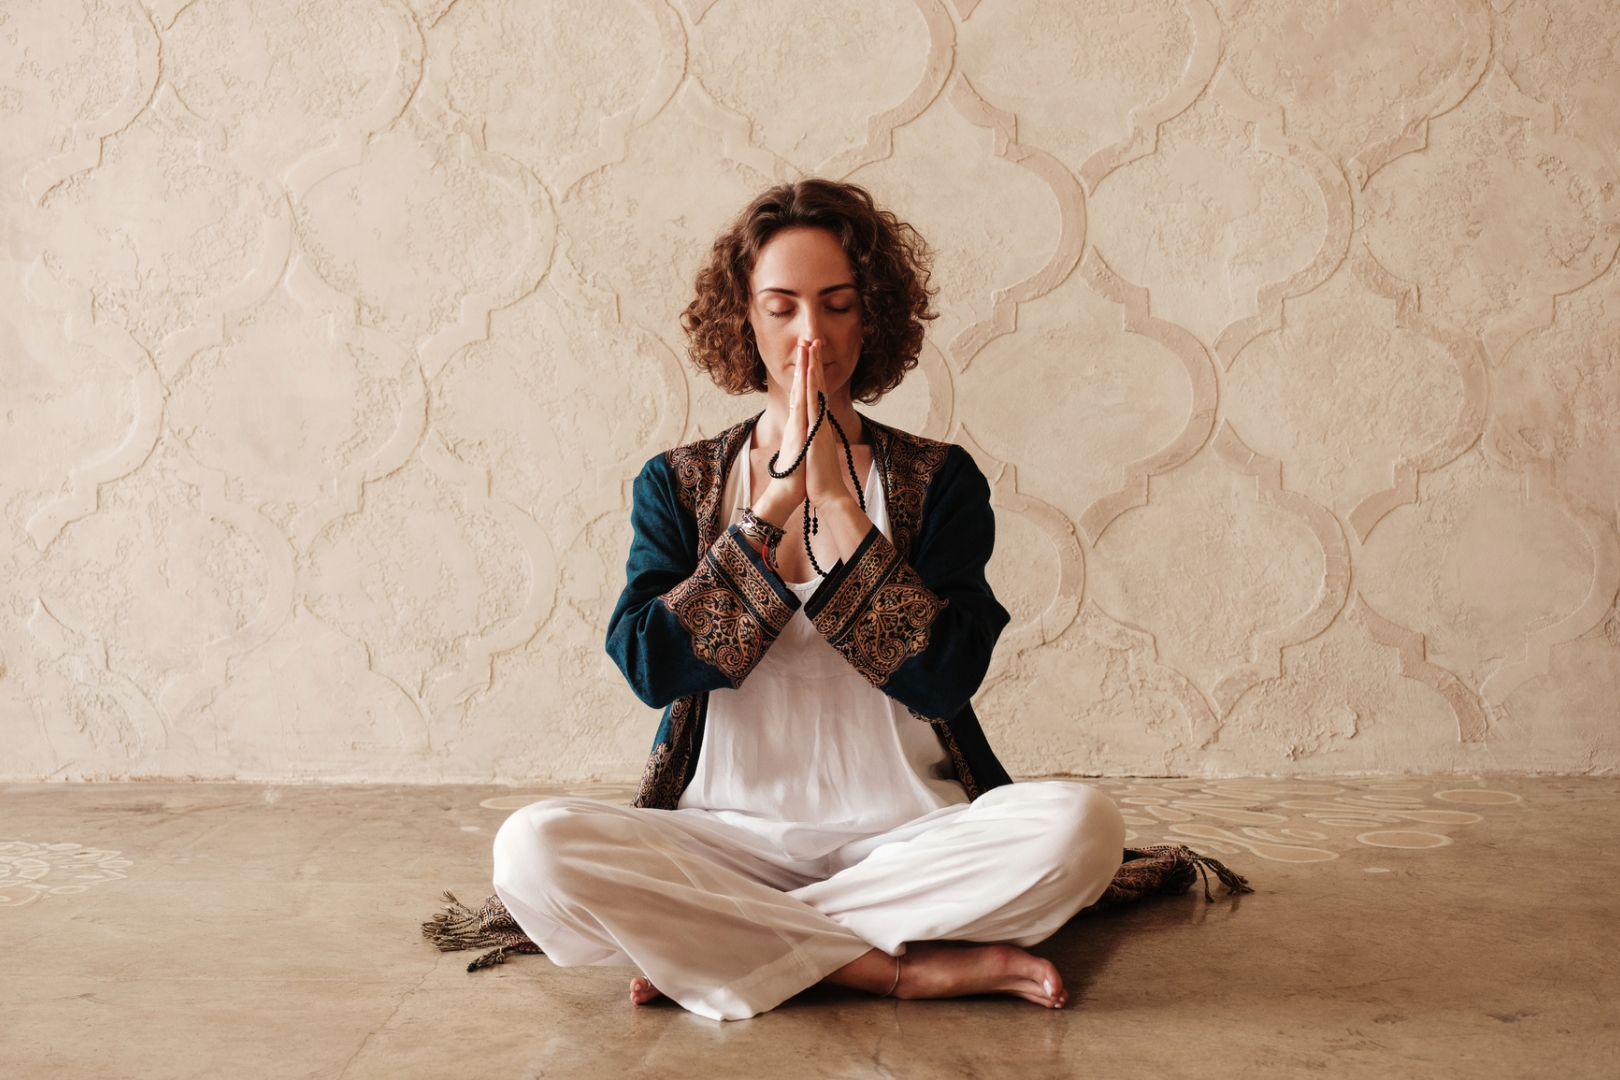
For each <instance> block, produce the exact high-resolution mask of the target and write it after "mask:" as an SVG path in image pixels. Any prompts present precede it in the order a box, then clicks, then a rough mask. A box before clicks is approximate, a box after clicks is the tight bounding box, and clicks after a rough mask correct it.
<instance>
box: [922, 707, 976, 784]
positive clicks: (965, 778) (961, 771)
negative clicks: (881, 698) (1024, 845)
mask: <svg viewBox="0 0 1620 1080" xmlns="http://www.w3.org/2000/svg"><path fill="white" fill-rule="evenodd" d="M906 711H907V712H909V713H911V715H912V716H915V717H916V718H917V719H919V720H926V721H927V722H928V723H929V724H931V725H933V728H934V731H935V732H936V733H937V734H938V735H939V740H940V742H942V743H944V744H945V750H946V752H947V753H949V754H950V755H951V768H953V769H955V770H956V778H957V780H959V781H961V783H962V790H963V791H966V792H967V797H968V802H972V801H973V800H974V799H977V798H978V797H979V790H980V789H979V782H978V780H976V779H974V776H973V768H972V766H970V765H969V764H968V760H967V756H966V755H965V754H963V753H962V748H961V747H960V746H958V745H956V736H955V735H954V734H952V732H951V725H950V724H948V723H946V722H945V721H944V720H937V719H935V718H933V717H931V716H924V715H923V714H922V713H920V712H918V711H917V710H916V709H913V708H911V707H910V706H907V708H906Z"/></svg>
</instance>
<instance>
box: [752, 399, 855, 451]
mask: <svg viewBox="0 0 1620 1080" xmlns="http://www.w3.org/2000/svg"><path fill="white" fill-rule="evenodd" d="M827 413H828V416H829V419H827V420H824V421H822V425H821V431H817V432H816V437H817V438H818V439H819V438H820V437H821V435H822V432H823V431H825V432H826V433H827V434H828V435H829V436H830V437H831V438H832V439H833V440H834V441H835V442H838V443H839V445H842V442H841V440H839V439H838V432H837V431H834V430H833V426H832V420H833V419H836V420H837V421H838V424H839V426H840V427H842V428H843V429H844V435H845V436H846V437H847V438H848V439H849V445H851V446H862V445H864V444H865V443H866V441H867V432H866V425H865V424H864V423H862V422H861V418H860V414H859V413H857V412H856V411H855V405H854V402H852V401H851V400H850V397H849V388H848V387H847V386H846V387H844V388H843V389H842V390H841V391H840V392H839V393H838V394H837V395H833V394H828V395H827ZM820 415H821V403H820V402H819V401H816V402H812V403H811V404H810V409H809V422H810V423H811V424H814V423H815V422H816V417H818V416H820ZM787 418H788V403H787V396H786V394H785V393H782V392H779V390H778V388H777V387H774V386H773V387H771V390H770V393H769V396H768V397H767V399H766V402H765V412H764V413H763V414H762V415H761V416H760V418H759V422H758V423H757V424H755V425H754V445H755V446H756V447H760V446H764V447H771V448H773V449H774V448H775V447H778V446H781V445H782V432H783V431H785V430H786V429H787Z"/></svg>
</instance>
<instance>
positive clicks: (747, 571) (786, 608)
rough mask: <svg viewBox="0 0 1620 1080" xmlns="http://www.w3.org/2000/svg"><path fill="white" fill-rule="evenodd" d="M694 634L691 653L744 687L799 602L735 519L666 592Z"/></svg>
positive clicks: (667, 600)
mask: <svg viewBox="0 0 1620 1080" xmlns="http://www.w3.org/2000/svg"><path fill="white" fill-rule="evenodd" d="M662 599H663V601H664V603H665V604H666V605H667V606H668V607H669V610H670V611H672V612H674V614H675V617H676V618H678V619H679V620H680V622H681V625H682V626H684V627H686V629H687V631H688V632H689V633H690V634H691V635H692V652H693V653H694V654H696V656H697V658H698V659H699V660H702V661H704V662H705V663H709V664H712V665H714V666H715V667H717V668H719V669H720V671H721V672H722V673H724V674H725V676H726V678H727V680H728V681H730V683H731V685H732V686H733V687H736V686H739V685H741V683H742V680H743V678H744V677H745V676H747V674H748V673H749V672H750V671H752V670H753V669H754V667H755V665H757V664H758V663H759V661H760V659H761V658H762V657H764V655H765V650H766V649H767V648H769V647H770V645H771V643H772V642H773V641H775V640H776V638H777V637H778V636H779V635H780V634H781V633H782V631H783V629H785V628H786V627H787V624H788V620H789V619H791V618H792V617H793V612H794V611H796V610H797V609H798V608H799V607H800V601H799V597H798V594H797V593H795V592H794V591H793V590H792V589H789V588H788V587H787V584H786V583H785V582H783V581H782V579H781V578H780V576H778V575H777V574H776V573H775V572H774V571H772V570H771V569H770V568H769V567H767V566H766V565H765V560H764V558H763V556H761V555H760V553H759V552H757V551H755V550H754V546H753V545H752V544H750V543H749V542H748V540H747V539H746V538H745V537H744V536H743V535H742V531H741V530H740V529H738V527H737V526H736V525H735V524H733V525H729V526H727V528H726V530H725V531H724V532H722V533H721V534H720V535H719V536H717V537H716V538H715V541H714V543H713V544H711V545H709V550H708V551H706V552H704V554H703V558H702V559H701V560H699V562H698V567H697V569H696V570H695V571H694V572H693V573H692V575H691V576H690V577H688V578H687V579H686V580H684V581H682V582H681V583H680V584H678V585H676V586H675V587H674V588H672V589H670V590H669V591H668V592H666V593H664V594H663V595H662Z"/></svg>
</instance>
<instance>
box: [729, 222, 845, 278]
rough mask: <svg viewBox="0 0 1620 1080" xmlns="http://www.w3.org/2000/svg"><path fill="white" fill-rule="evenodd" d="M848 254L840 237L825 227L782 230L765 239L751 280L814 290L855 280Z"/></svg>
mask: <svg viewBox="0 0 1620 1080" xmlns="http://www.w3.org/2000/svg"><path fill="white" fill-rule="evenodd" d="M852 280H853V278H852V277H851V269H850V265H849V256H848V255H846V254H844V246H843V245H842V244H840V243H839V242H838V238H837V237H836V236H834V235H833V234H832V233H830V232H828V231H827V230H825V229H811V228H803V227H795V228H791V229H783V230H782V231H781V232H779V233H777V234H776V235H775V236H773V237H771V238H770V239H769V240H768V241H766V242H765V246H764V247H762V248H760V250H759V257H758V258H757V259H756V260H755V261H754V271H753V273H752V274H751V275H749V283H750V284H751V285H752V286H753V288H754V289H755V290H759V289H768V288H773V287H775V288H783V289H792V290H794V291H795V292H799V293H803V292H806V291H809V292H815V291H817V290H819V289H821V288H822V287H823V286H826V285H837V284H839V283H841V282H846V281H852Z"/></svg>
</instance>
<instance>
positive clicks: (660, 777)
mask: <svg viewBox="0 0 1620 1080" xmlns="http://www.w3.org/2000/svg"><path fill="white" fill-rule="evenodd" d="M707 701H708V695H707V694H688V695H687V696H686V697H683V698H677V699H676V700H675V701H674V702H672V703H671V704H670V714H669V739H668V741H666V742H662V743H659V744H658V747H657V749H655V750H654V751H653V752H652V754H651V755H650V756H649V757H648V758H647V764H646V766H645V767H644V768H643V769H642V772H641V787H640V789H639V790H638V791H637V792H636V797H635V799H634V800H633V801H632V803H631V805H632V806H644V807H650V808H652V809H656V810H673V809H675V806H676V804H677V803H679V802H680V799H681V792H682V791H684V790H686V784H687V782H688V781H689V780H690V779H691V774H692V771H693V765H694V764H695V762H696V758H695V757H694V754H695V751H696V750H697V746H698V742H699V736H698V732H699V728H700V727H701V725H700V724H699V723H698V722H697V717H698V716H699V715H700V710H701V709H702V708H703V707H704V705H705V704H706V703H707Z"/></svg>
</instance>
